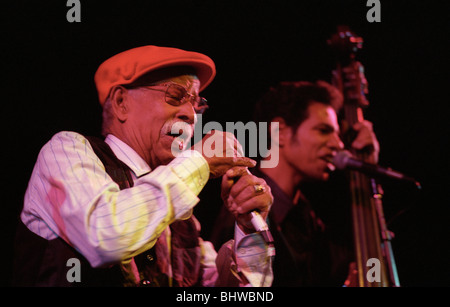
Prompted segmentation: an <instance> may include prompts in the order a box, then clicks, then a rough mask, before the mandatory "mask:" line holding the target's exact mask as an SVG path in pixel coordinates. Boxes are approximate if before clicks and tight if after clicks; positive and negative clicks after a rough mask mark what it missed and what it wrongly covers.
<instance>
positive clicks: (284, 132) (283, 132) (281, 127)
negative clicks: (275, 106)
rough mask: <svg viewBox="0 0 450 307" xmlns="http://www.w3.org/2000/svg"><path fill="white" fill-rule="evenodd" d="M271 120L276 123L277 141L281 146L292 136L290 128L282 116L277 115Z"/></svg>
mask: <svg viewBox="0 0 450 307" xmlns="http://www.w3.org/2000/svg"><path fill="white" fill-rule="evenodd" d="M271 122H275V123H277V124H278V142H279V146H280V147H282V146H284V144H286V142H287V141H288V140H290V139H291V138H292V128H291V127H290V126H288V125H287V124H286V121H285V120H284V118H282V117H279V116H277V117H275V118H273V119H272V121H271Z"/></svg>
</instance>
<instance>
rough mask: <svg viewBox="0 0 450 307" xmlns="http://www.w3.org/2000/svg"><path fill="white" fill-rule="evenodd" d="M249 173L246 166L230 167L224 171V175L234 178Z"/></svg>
mask: <svg viewBox="0 0 450 307" xmlns="http://www.w3.org/2000/svg"><path fill="white" fill-rule="evenodd" d="M249 174H250V172H249V171H248V168H247V167H243V166H235V167H232V168H230V169H229V170H228V171H227V172H226V173H225V175H226V176H227V177H228V178H230V179H236V178H237V177H242V176H245V175H249Z"/></svg>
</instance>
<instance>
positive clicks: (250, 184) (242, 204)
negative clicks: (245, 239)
mask: <svg viewBox="0 0 450 307" xmlns="http://www.w3.org/2000/svg"><path fill="white" fill-rule="evenodd" d="M222 199H223V201H224V203H225V205H226V206H227V208H228V210H229V211H230V212H231V213H232V214H233V215H234V217H235V218H236V221H237V223H238V226H239V227H240V228H241V230H242V231H244V232H245V233H251V232H254V231H255V230H256V231H258V232H261V234H262V235H263V237H264V239H265V240H266V242H267V241H273V239H272V236H271V235H270V232H269V229H268V227H267V224H266V222H265V220H266V218H267V214H268V213H269V210H270V206H271V205H272V203H273V196H272V193H271V191H270V187H269V186H268V185H267V184H266V182H265V181H264V179H261V178H258V177H256V176H254V175H252V174H251V173H250V172H249V171H248V169H247V168H246V167H234V168H232V169H230V170H228V171H227V172H226V173H225V175H224V176H223V177H222ZM267 243H269V242H267Z"/></svg>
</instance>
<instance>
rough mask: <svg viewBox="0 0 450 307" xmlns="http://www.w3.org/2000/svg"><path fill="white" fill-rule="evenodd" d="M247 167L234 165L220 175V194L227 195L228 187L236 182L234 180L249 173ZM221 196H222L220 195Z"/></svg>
mask: <svg viewBox="0 0 450 307" xmlns="http://www.w3.org/2000/svg"><path fill="white" fill-rule="evenodd" d="M249 174H250V172H249V171H248V168H247V167H241V166H236V167H233V168H231V169H229V170H228V171H227V172H226V173H225V175H224V176H223V177H222V192H221V194H222V196H227V195H229V193H230V189H231V188H232V186H233V185H234V184H235V183H236V181H237V180H238V179H239V178H240V177H242V176H246V175H249ZM222 198H223V197H222Z"/></svg>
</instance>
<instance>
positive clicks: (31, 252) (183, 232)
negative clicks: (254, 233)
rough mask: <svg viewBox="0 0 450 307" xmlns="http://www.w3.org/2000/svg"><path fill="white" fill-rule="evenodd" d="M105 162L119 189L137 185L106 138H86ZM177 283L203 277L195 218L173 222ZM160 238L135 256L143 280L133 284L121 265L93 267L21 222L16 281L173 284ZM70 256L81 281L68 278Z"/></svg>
mask: <svg viewBox="0 0 450 307" xmlns="http://www.w3.org/2000/svg"><path fill="white" fill-rule="evenodd" d="M86 138H87V139H88V141H89V143H90V144H91V146H92V148H93V149H94V152H95V153H96V155H97V156H98V157H99V159H100V160H101V161H102V162H103V165H104V166H105V169H106V172H107V173H108V175H109V176H110V177H111V178H112V179H113V180H114V181H115V182H116V183H117V184H118V185H119V187H120V189H126V188H130V187H132V186H133V180H132V177H131V173H130V169H129V168H128V167H127V166H126V165H125V164H124V163H123V162H122V161H120V160H119V159H118V158H117V157H116V156H115V155H114V153H113V151H112V150H111V148H110V147H109V146H108V144H106V143H105V142H104V141H103V140H102V139H100V138H96V137H86ZM170 231H171V253H172V254H171V259H170V260H171V263H172V271H173V283H172V284H173V286H183V287H186V286H197V285H200V282H201V275H202V274H201V267H200V259H201V254H200V246H199V232H198V230H197V227H196V224H195V220H194V218H192V217H191V218H189V219H187V220H183V221H177V222H174V223H172V224H171V225H170ZM162 244H163V243H161V240H158V241H157V243H156V244H155V246H154V247H153V248H151V249H149V250H147V251H146V252H144V253H142V254H140V255H138V256H136V257H134V259H133V260H134V262H135V264H136V267H137V268H138V271H139V275H140V283H139V284H130V281H129V280H128V279H127V278H126V276H127V274H124V270H123V266H121V264H116V265H112V266H110V267H108V268H92V267H91V265H90V264H89V262H88V261H87V260H86V258H84V256H82V255H81V254H80V253H78V252H77V251H76V250H75V249H74V248H73V247H71V246H70V245H69V244H67V243H66V242H65V241H64V240H63V239H61V238H56V239H53V240H46V239H44V238H42V237H40V236H38V235H36V234H34V233H33V232H32V231H30V230H29V229H28V228H27V227H26V226H25V225H24V224H23V223H22V222H21V221H19V223H18V228H17V232H16V241H15V257H14V276H13V283H12V284H13V286H124V285H125V286H130V285H131V286H134V285H136V286H139V285H141V286H169V277H168V276H167V275H166V274H165V272H164V270H162V267H163V266H164V265H165V264H167V262H168V259H165V258H166V257H165V256H167V255H165V254H162V253H160V252H159V251H160V250H164V246H161V245H162ZM70 258H77V259H78V260H80V263H81V274H80V277H81V278H80V279H81V282H69V281H68V279H67V272H68V271H69V270H70V269H71V268H72V265H68V264H67V260H69V259H70Z"/></svg>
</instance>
